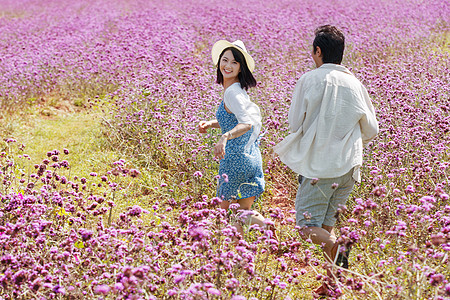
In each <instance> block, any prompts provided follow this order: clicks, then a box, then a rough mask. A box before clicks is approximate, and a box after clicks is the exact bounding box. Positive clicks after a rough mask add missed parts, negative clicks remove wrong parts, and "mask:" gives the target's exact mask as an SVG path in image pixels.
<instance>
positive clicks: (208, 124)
mask: <svg viewBox="0 0 450 300" xmlns="http://www.w3.org/2000/svg"><path fill="white" fill-rule="evenodd" d="M208 128H220V126H219V122H217V120H211V121H200V122H199V123H198V131H199V132H200V133H206V130H207V129H208Z"/></svg>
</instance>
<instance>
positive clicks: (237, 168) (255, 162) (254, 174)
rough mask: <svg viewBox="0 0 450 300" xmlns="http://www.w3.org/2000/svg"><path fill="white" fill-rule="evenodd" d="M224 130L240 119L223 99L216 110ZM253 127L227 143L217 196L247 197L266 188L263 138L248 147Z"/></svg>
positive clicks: (221, 164)
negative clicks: (262, 148)
mask: <svg viewBox="0 0 450 300" xmlns="http://www.w3.org/2000/svg"><path fill="white" fill-rule="evenodd" d="M216 119H217V121H218V122H219V125H220V129H221V130H222V134H223V133H225V132H227V131H230V130H231V129H233V128H234V127H235V126H236V125H237V124H238V120H237V118H236V116H235V115H234V114H232V113H229V112H227V111H226V109H225V106H224V102H223V101H222V102H221V103H220V105H219V108H218V109H217V112H216ZM252 132H253V128H252V129H250V130H249V131H247V132H246V133H245V134H243V135H241V136H240V137H237V138H234V139H230V140H228V141H227V144H226V146H225V157H224V158H223V159H221V160H220V166H219V175H220V178H219V182H218V187H217V197H223V199H224V200H227V201H228V200H232V199H244V198H249V197H253V196H256V197H258V196H259V195H260V194H262V192H264V187H265V182H264V174H263V170H262V158H261V152H260V150H259V146H258V145H259V139H258V140H256V141H255V142H254V143H253V144H252V145H251V146H250V148H249V149H247V150H244V148H245V145H246V144H247V142H248V140H249V138H250V136H251V134H252Z"/></svg>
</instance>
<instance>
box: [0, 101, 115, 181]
mask: <svg viewBox="0 0 450 300" xmlns="http://www.w3.org/2000/svg"><path fill="white" fill-rule="evenodd" d="M43 111H44V112H46V111H48V109H41V110H38V109H31V111H30V112H29V114H27V115H23V114H22V116H11V117H9V118H5V119H3V120H1V123H0V133H1V136H2V138H3V139H4V138H14V139H16V140H17V142H18V143H19V144H24V145H25V150H24V153H25V154H28V155H29V156H30V157H31V162H33V163H40V162H41V161H42V160H43V159H45V158H46V153H47V152H48V151H52V150H54V149H57V150H59V151H61V152H62V150H63V149H64V148H66V149H68V150H69V151H70V153H69V155H68V156H67V158H65V159H67V160H68V161H69V163H70V166H71V174H73V175H78V176H86V175H88V174H89V173H90V172H99V171H102V170H104V169H105V165H106V166H107V165H109V164H110V163H112V162H114V161H116V160H118V159H120V158H122V157H121V156H120V154H118V153H117V152H116V151H114V149H112V148H111V147H109V146H108V143H107V142H106V141H105V139H104V135H103V128H102V126H101V122H102V118H101V117H102V112H101V111H100V110H99V109H96V108H94V109H92V110H91V111H87V110H82V111H79V112H64V111H58V110H51V113H50V115H49V114H47V113H42V112H43Z"/></svg>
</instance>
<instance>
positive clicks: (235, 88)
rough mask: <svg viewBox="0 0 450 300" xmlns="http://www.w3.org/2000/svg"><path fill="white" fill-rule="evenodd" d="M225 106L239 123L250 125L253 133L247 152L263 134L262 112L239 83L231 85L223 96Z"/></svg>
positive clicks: (246, 147)
mask: <svg viewBox="0 0 450 300" xmlns="http://www.w3.org/2000/svg"><path fill="white" fill-rule="evenodd" d="M223 101H224V103H225V106H226V107H227V108H228V109H229V110H230V111H231V112H232V113H233V114H234V115H235V116H236V119H237V121H238V123H240V124H250V125H252V126H253V132H252V135H251V136H250V139H249V140H248V142H247V144H246V145H245V148H244V149H245V150H247V149H248V148H249V147H250V146H251V145H252V144H253V143H254V142H255V141H256V139H257V138H258V136H259V134H260V132H261V126H262V122H261V111H260V110H259V107H258V105H256V104H255V103H253V102H252V101H251V100H250V97H249V96H248V94H247V92H246V91H245V90H244V89H242V88H241V84H240V83H239V82H236V83H233V84H232V85H230V86H229V87H228V88H227V89H226V90H225V93H224V95H223Z"/></svg>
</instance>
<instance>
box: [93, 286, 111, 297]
mask: <svg viewBox="0 0 450 300" xmlns="http://www.w3.org/2000/svg"><path fill="white" fill-rule="evenodd" d="M110 290H111V288H110V287H109V286H107V285H106V284H102V285H97V286H96V287H95V290H94V291H95V293H96V294H103V295H106V294H108V293H109V291H110Z"/></svg>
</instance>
